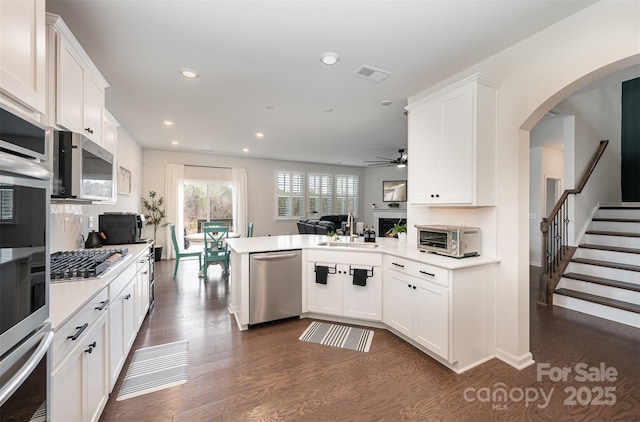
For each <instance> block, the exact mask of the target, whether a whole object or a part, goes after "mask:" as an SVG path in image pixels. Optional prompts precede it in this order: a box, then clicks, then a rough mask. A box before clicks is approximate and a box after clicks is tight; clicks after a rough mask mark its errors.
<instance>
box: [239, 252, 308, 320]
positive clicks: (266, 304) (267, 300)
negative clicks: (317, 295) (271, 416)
mask: <svg viewBox="0 0 640 422" xmlns="http://www.w3.org/2000/svg"><path fill="white" fill-rule="evenodd" d="M250 257H251V259H250V261H249V324H259V323H261V322H267V321H275V320H277V319H283V318H289V317H293V316H298V315H300V314H301V313H302V252H301V251H300V250H292V251H279V252H261V253H252V254H250Z"/></svg>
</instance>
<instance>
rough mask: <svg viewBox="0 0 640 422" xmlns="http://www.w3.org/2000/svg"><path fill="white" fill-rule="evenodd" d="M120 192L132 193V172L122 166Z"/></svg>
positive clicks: (119, 180)
mask: <svg viewBox="0 0 640 422" xmlns="http://www.w3.org/2000/svg"><path fill="white" fill-rule="evenodd" d="M118 194H120V195H131V172H130V171H129V170H127V169H126V168H124V167H122V166H119V167H118Z"/></svg>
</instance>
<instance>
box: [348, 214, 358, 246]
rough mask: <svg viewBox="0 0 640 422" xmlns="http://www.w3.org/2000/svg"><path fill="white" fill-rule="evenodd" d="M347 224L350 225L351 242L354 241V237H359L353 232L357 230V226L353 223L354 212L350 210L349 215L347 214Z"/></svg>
mask: <svg viewBox="0 0 640 422" xmlns="http://www.w3.org/2000/svg"><path fill="white" fill-rule="evenodd" d="M347 226H348V227H349V240H348V241H349V242H353V238H354V237H358V235H357V234H356V235H354V234H353V233H354V232H355V231H356V230H355V229H356V228H355V226H354V224H353V214H352V213H351V211H349V215H348V216H347Z"/></svg>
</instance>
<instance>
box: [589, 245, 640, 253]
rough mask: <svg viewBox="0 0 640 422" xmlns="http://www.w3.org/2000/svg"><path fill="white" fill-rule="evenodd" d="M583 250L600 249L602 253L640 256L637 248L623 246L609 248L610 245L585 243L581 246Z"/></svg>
mask: <svg viewBox="0 0 640 422" xmlns="http://www.w3.org/2000/svg"><path fill="white" fill-rule="evenodd" d="M579 247H580V248H583V249H598V250H601V251H611V252H624V253H635V254H640V249H635V248H623V247H621V246H609V245H594V244H591V243H585V244H582V245H580V246H579Z"/></svg>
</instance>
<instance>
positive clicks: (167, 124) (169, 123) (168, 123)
mask: <svg viewBox="0 0 640 422" xmlns="http://www.w3.org/2000/svg"><path fill="white" fill-rule="evenodd" d="M162 123H164V125H165V126H173V122H172V121H171V120H165V121H164V122H162Z"/></svg>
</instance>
